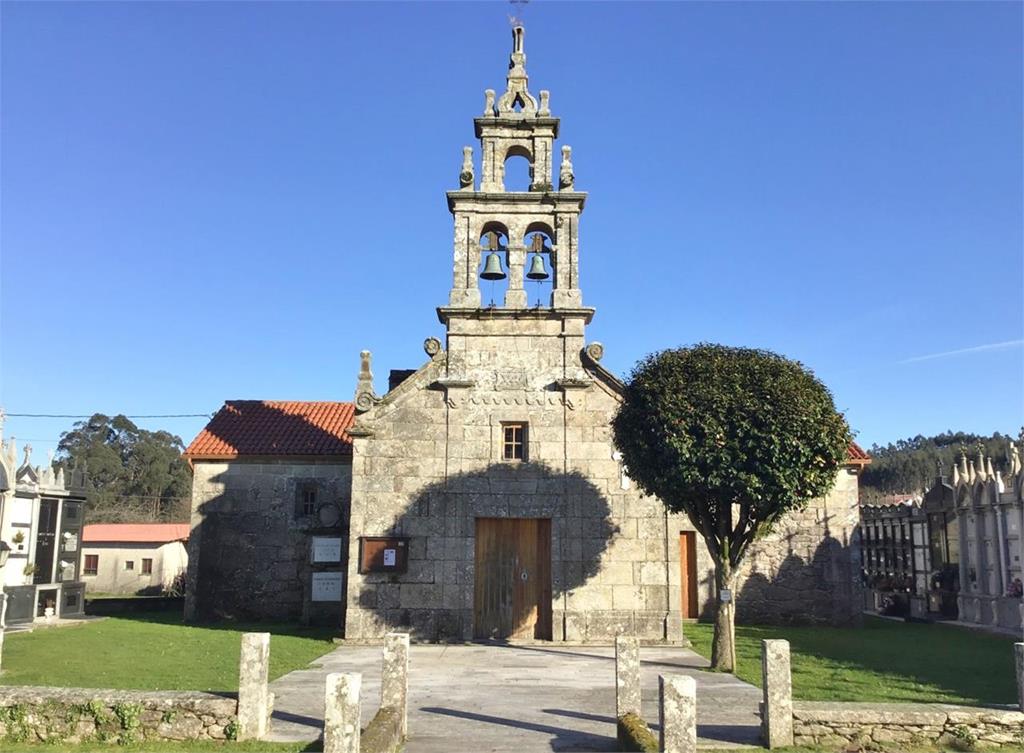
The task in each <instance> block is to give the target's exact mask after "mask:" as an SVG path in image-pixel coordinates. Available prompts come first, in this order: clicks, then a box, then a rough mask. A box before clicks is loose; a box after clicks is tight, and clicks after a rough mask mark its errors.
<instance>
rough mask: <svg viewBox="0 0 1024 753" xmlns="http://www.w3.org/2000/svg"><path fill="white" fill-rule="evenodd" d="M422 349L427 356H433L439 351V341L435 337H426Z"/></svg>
mask: <svg viewBox="0 0 1024 753" xmlns="http://www.w3.org/2000/svg"><path fill="white" fill-rule="evenodd" d="M423 350H424V352H425V353H426V354H427V355H428V356H430V357H431V358H433V357H434V356H436V355H437V354H438V353H440V352H441V341H440V340H438V339H437V338H436V337H428V338H427V339H426V340H424V341H423Z"/></svg>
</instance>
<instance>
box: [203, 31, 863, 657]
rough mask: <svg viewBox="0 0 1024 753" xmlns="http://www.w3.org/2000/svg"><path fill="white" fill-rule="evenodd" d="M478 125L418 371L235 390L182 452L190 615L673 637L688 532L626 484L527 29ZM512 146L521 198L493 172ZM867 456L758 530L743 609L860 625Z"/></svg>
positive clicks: (511, 635)
mask: <svg viewBox="0 0 1024 753" xmlns="http://www.w3.org/2000/svg"><path fill="white" fill-rule="evenodd" d="M473 126H474V130H475V134H476V137H477V138H478V139H479V141H480V159H479V171H478V170H477V167H476V165H477V163H476V161H475V159H474V154H473V150H472V148H471V147H466V148H465V149H464V152H463V163H462V169H461V172H460V174H459V188H458V189H457V190H453V191H450V192H449V193H448V194H447V198H448V208H449V210H450V212H451V214H452V217H453V224H454V242H453V246H452V258H451V263H452V272H453V274H452V286H451V290H450V292H449V294H448V300H447V302H446V303H445V304H444V305H442V306H440V307H439V308H438V309H437V316H438V318H439V320H440V322H441V323H442V324H443V325H444V328H445V337H444V340H443V342H442V341H441V340H438V339H436V338H433V337H430V338H427V340H426V341H425V342H424V350H425V352H426V360H425V362H424V363H423V365H422V366H420V368H418V369H416V370H412V371H407V370H402V371H398V370H396V371H392V372H391V375H390V379H389V389H388V391H387V393H386V394H384V395H378V394H376V393H375V391H374V383H373V375H372V372H371V360H370V354H369V352H365V351H364V352H363V353H362V363H361V368H360V372H359V379H358V385H357V388H356V394H355V399H354V402H352V403H342V402H337V403H333V402H331V403H324V402H315V403H313V402H271V401H229V402H228V403H226V404H225V405H224V407H223V408H222V409H221V410H220V411H219V412H218V413H217V414H216V415H215V416H214V418H213V419H212V420H211V421H210V423H209V425H208V426H207V427H206V428H205V429H204V430H203V431H202V432H201V433H200V435H199V436H198V437H197V438H196V439H195V440H194V441H193V442H192V444H191V445H190V446H189V448H188V450H187V456H188V458H189V459H190V461H191V463H192V465H193V468H194V471H195V476H194V486H193V506H192V535H191V536H190V539H189V548H190V552H189V556H190V559H189V569H190V578H189V582H190V585H189V591H188V595H187V599H186V611H187V615H188V616H189V617H193V618H203V617H216V616H246V617H254V616H255V617H274V618H295V619H302V620H304V621H330V622H335V623H338V622H340V624H342V625H343V627H344V634H345V637H346V638H347V639H353V640H367V641H373V640H375V639H378V638H380V637H381V636H382V635H383V633H384V632H386V631H388V630H393V629H403V630H409V631H411V632H412V633H413V635H414V637H415V638H417V639H419V640H426V641H435V640H438V641H461V640H470V639H480V638H496V639H522V640H544V641H573V642H587V641H607V640H609V639H610V638H612V637H613V636H614V635H616V634H618V633H623V632H625V633H630V634H636V635H639V636H640V637H642V638H644V639H646V640H651V641H667V642H675V641H680V640H682V637H683V622H684V621H685V620H687V619H694V618H698V617H700V616H702V615H704V614H705V613H706V612H707V610H708V609H709V607H710V605H711V604H712V599H713V595H714V594H713V589H714V585H713V578H712V567H711V562H710V558H709V556H708V555H707V552H706V550H705V547H704V545H703V542H702V541H701V540H700V538H699V536H698V535H697V534H696V533H695V532H694V529H693V526H692V525H690V523H689V521H688V520H687V519H686V517H685V516H681V515H675V514H669V513H667V512H666V510H665V508H664V506H663V505H662V504H661V502H660V501H659V500H657V499H654V498H650V497H646V496H644V495H642V494H641V493H639V492H638V491H637V490H636V489H635V487H634V486H633V484H632V483H631V481H630V478H629V476H628V474H627V472H626V469H625V468H624V467H623V465H622V463H621V462H620V460H619V454H618V453H617V452H616V449H615V447H614V445H613V444H612V439H611V426H610V423H611V419H612V416H613V415H614V413H615V410H616V408H617V406H618V404H619V400H620V395H621V394H622V389H623V385H622V383H621V382H620V380H619V379H618V378H617V377H616V376H615V375H614V374H612V373H610V372H609V371H607V370H606V369H605V368H603V367H602V366H601V357H602V351H603V349H602V346H601V344H600V343H597V342H588V341H587V334H586V330H587V325H588V324H589V323H590V321H591V320H592V318H593V317H594V314H595V309H594V308H591V307H589V306H587V305H586V304H585V302H584V298H583V292H582V284H581V282H582V280H583V279H584V278H583V276H582V274H581V271H582V270H581V262H582V263H583V265H584V266H585V262H586V251H585V248H583V247H581V245H580V235H581V234H580V222H581V215H582V213H583V209H584V205H585V203H586V199H587V194H586V193H584V192H583V191H580V190H578V189H577V188H576V180H575V175H574V170H573V165H572V161H571V151H570V147H568V146H564V145H563V146H561V148H560V150H558V151H556V149H555V140H556V139H557V138H558V137H559V129H560V123H559V119H558V118H556V117H554V116H553V115H552V112H551V109H550V98H549V93H548V92H547V91H543V90H541V91H539V92H538V96H536V97H535V96H534V95H533V94H532V93H531V92H530V90H529V88H528V78H527V73H526V55H525V52H524V47H523V29H522V28H521V27H517V28H516V29H514V30H513V34H512V53H511V57H510V61H509V67H508V74H507V81H506V87H505V90H504V91H503V92H501V93H500V94H496V93H495V92H494V91H492V90H488V91H487V92H486V99H485V106H484V111H483V113H482V115H481V116H480V117H477V118H475V119H474V121H473ZM514 158H524V159H525V160H526V161H527V162H528V163H529V173H530V185H529V189H528V190H526V191H518V192H517V191H511V190H509V189H508V188H507V187H506V185H505V167H506V163H507V161H508V160H510V159H514ZM438 263H442V259H438ZM481 279H482V280H483V282H481ZM534 281H537V282H541V281H548V284H549V287H550V290H549V295H546V300H545V301H543V303H541V302H539V301H538V302H536V303H530V301H529V299H528V295H527V289H528V288H527V285H528V284H530V283H533V282H534ZM496 284H500V286H501V288H500V291H499V294H498V298H499V299H500V300H497V302H495V301H494V300H491V301H487V300H486V299H487V298H489V297H490V296H491V295H493V293H492V292H491V290H492V287H493V286H495V285H496ZM482 292H483V293H484V295H482ZM382 293H384V294H386V291H382ZM675 344H676V343H666V345H675ZM636 355H637V356H638V357H639V356H640V355H641V354H639V353H638V354H636ZM867 462H868V458H867V456H866V455H865V454H864V453H863V451H861V450H860V449H859V448H858V447H856V445H852V446H851V448H850V456H849V463H848V465H847V467H845V468H844V469H842V470H841V471H840V472H839V474H838V475H837V478H836V484H835V487H834V489H833V491H832V492H831V493H830V494H829V495H828V496H827V497H825V498H823V499H818V500H815V501H814V502H812V504H811V505H809V506H808V508H807V509H806V510H805V511H803V512H800V513H797V514H794V515H792V516H790V517H789V518H788V519H786V520H784V521H783V522H782V523H781V524H780V525H779V526H778V527H777V529H776V531H775V532H774V533H773V534H771V535H770V536H768V537H766V538H765V539H763V540H761V541H760V542H759V543H758V547H757V549H756V551H754V552H753V553H752V554H751V556H750V557H749V558H748V562H747V565H746V568H745V570H744V573H743V580H742V585H741V586H740V588H739V592H738V599H737V603H738V614H739V617H740V619H744V618H746V619H756V620H760V621H773V622H787V621H798V622H808V621H810V622H814V621H817V622H829V623H844V622H849V621H851V620H854V619H856V616H857V615H858V614H859V612H860V606H861V599H860V597H859V588H860V577H861V572H860V564H859V554H858V547H857V546H856V545H855V541H854V538H855V536H856V529H857V523H858V509H857V476H858V473H859V471H860V470H861V469H862V467H863V465H864V464H865V463H867Z"/></svg>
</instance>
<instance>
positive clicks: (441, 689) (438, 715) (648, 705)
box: [270, 644, 761, 753]
mask: <svg viewBox="0 0 1024 753" xmlns="http://www.w3.org/2000/svg"><path fill="white" fill-rule="evenodd" d="M640 655H641V664H642V667H641V675H642V684H643V712H644V718H645V719H647V722H648V724H650V725H651V727H652V728H653V729H654V730H655V733H656V734H657V722H658V675H659V674H687V675H691V676H693V677H695V678H696V679H697V722H698V735H699V736H700V738H701V740H700V744H701V745H702V746H706V747H723V748H725V747H733V746H736V745H757V744H758V740H759V734H760V733H759V723H760V718H759V716H758V703H759V702H760V700H761V691H760V690H759V689H757V688H755V687H753V686H752V685H748V684H747V683H745V682H742V681H741V680H737V679H736V678H735V677H733V676H731V675H723V674H715V673H710V672H702V671H700V670H701V668H702V667H707V661H706V660H705V659H703V658H702V657H700V656H698V655H697V654H695V653H693V652H692V651H690V650H688V649H683V648H673V647H665V648H661V647H659V648H642V649H641V654H640ZM614 657H615V652H614V649H613V648H611V647H590V646H587V647H562V646H559V645H557V644H541V645H529V646H504V645H487V644H472V645H459V646H435V645H413V646H412V647H411V649H410V657H409V665H410V668H409V672H410V679H409V696H410V697H409V741H408V744H407V745H406V748H405V750H406V753H458V752H459V751H473V752H474V753H476V752H478V751H503V752H504V751H508V752H510V753H511V752H514V753H535V752H536V753H540V752H541V751H610V750H616V749H617V746H616V742H615V658H614ZM380 662H381V650H380V648H370V647H361V646H360V647H357V646H343V647H341V648H338V649H336V650H334V651H332V652H331V653H329V654H327V655H325V656H322V657H321V658H320V659H318V660H317V661H316V662H315V663H314V664H313V665H312V666H311V668H309V669H305V670H298V671H295V672H291V673H289V674H287V675H285V676H284V677H281V678H280V679H278V680H275V681H274V682H272V683H271V684H270V689H271V690H272V691H273V692H274V694H275V695H276V700H275V704H274V708H275V710H274V719H273V727H272V731H271V735H270V739H271V740H280V741H290V740H316V739H317V738H318V737H319V736H320V734H321V729H322V725H323V711H324V680H325V677H326V675H327V673H328V672H361V673H362V675H363V686H362V703H363V712H362V713H363V726H365V725H366V724H367V722H369V720H370V719H371V718H372V716H373V715H374V714H375V713H376V712H377V708H378V706H379V704H380Z"/></svg>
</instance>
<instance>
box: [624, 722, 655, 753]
mask: <svg viewBox="0 0 1024 753" xmlns="http://www.w3.org/2000/svg"><path fill="white" fill-rule="evenodd" d="M615 736H616V738H617V739H618V741H619V747H620V749H621V750H631V751H639V753H658V747H659V743H658V738H657V737H655V736H654V733H653V732H651V729H650V727H648V726H647V722H645V721H644V720H643V719H641V718H640V717H639V716H637V715H636V714H632V713H630V714H623V715H622V716H620V717H619V718H618V719H617V720H616V724H615Z"/></svg>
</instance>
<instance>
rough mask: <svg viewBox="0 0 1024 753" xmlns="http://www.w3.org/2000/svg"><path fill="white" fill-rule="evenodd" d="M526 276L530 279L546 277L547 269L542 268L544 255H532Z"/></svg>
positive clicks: (543, 278) (544, 278)
mask: <svg viewBox="0 0 1024 753" xmlns="http://www.w3.org/2000/svg"><path fill="white" fill-rule="evenodd" d="M526 276H527V278H529V279H531V280H546V279H548V271H547V269H545V268H544V257H543V256H542V255H540V254H534V255H533V258H532V259H531V260H530V271H529V272H527V273H526Z"/></svg>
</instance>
